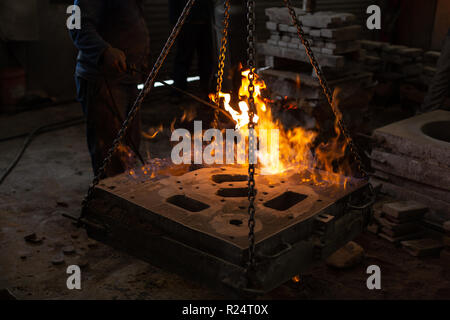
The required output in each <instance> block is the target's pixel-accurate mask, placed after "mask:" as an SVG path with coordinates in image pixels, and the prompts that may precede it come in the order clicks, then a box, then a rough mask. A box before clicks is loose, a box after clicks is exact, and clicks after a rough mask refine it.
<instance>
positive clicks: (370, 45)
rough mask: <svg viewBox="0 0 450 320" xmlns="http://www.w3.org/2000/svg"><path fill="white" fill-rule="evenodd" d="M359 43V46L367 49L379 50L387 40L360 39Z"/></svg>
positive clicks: (385, 44)
mask: <svg viewBox="0 0 450 320" xmlns="http://www.w3.org/2000/svg"><path fill="white" fill-rule="evenodd" d="M359 43H360V44H361V47H363V48H364V49H367V50H369V51H370V50H372V51H380V50H382V49H383V48H384V47H385V46H388V45H389V43H387V42H381V41H370V40H360V41H359Z"/></svg>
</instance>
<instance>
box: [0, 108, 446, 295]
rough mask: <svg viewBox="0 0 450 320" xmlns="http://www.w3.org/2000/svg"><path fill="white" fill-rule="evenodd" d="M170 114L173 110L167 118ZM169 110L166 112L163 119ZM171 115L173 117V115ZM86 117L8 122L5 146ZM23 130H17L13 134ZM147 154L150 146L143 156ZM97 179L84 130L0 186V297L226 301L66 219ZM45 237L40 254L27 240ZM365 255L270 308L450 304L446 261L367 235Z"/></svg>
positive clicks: (0, 156)
mask: <svg viewBox="0 0 450 320" xmlns="http://www.w3.org/2000/svg"><path fill="white" fill-rule="evenodd" d="M158 106H159V108H160V109H159V108H158V109H159V110H158V109H157V108H145V110H144V111H145V112H144V124H145V125H144V129H146V128H148V127H149V126H150V125H156V124H155V123H151V120H152V119H155V116H157V117H160V116H161V115H163V116H164V117H165V118H167V119H166V120H168V121H169V123H170V120H171V119H172V118H173V117H174V116H180V115H181V111H180V110H177V109H176V108H169V109H167V107H166V106H164V105H162V104H158ZM164 107H166V108H164ZM161 110H164V111H161ZM167 110H169V111H167ZM78 115H81V113H80V107H79V106H78V105H77V104H70V105H65V106H59V107H51V108H46V109H42V110H40V111H34V112H23V113H20V114H16V115H12V116H6V115H3V116H0V137H5V136H11V135H14V134H17V133H23V132H28V131H30V129H31V128H35V127H37V126H39V125H42V124H45V123H48V122H53V121H58V120H63V119H66V118H70V117H74V116H78ZM11 124H14V125H11ZM163 141H168V140H164V139H160V140H159V143H158V140H156V142H155V143H152V144H150V145H149V146H148V147H149V148H150V150H151V155H152V156H153V157H164V156H167V155H168V152H169V150H170V149H169V146H168V145H165V144H164V143H163ZM22 142H23V139H15V140H12V141H8V142H3V143H1V144H0V148H1V150H2V151H1V153H0V168H1V169H3V168H6V166H7V165H8V164H9V163H10V161H12V159H13V158H14V156H15V154H16V152H17V151H18V150H19V148H20V147H21V146H22ZM145 148H147V146H144V149H145ZM91 178H92V174H91V168H90V162H89V158H88V153H87V149H86V144H85V133H84V127H83V126H82V125H80V126H76V127H71V128H68V129H65V130H62V131H57V132H52V133H46V134H42V135H40V136H38V137H37V138H36V139H35V140H34V141H33V143H32V144H31V145H30V147H29V148H28V150H27V151H26V153H25V154H24V156H23V159H22V160H21V162H20V163H19V165H18V166H17V168H16V169H15V170H14V171H13V172H12V174H11V175H10V176H9V177H8V178H7V179H6V180H5V182H4V183H3V184H2V185H0V248H1V249H0V290H1V289H4V288H7V289H8V290H9V291H10V292H11V293H12V294H14V295H15V296H16V297H17V298H18V299H217V298H223V297H222V296H221V295H220V294H219V293H217V292H213V291H211V290H209V289H207V288H204V287H202V286H199V285H198V284H196V283H193V282H190V281H188V280H185V279H182V278H180V277H178V276H176V275H174V274H171V273H168V272H165V271H163V270H161V269H158V268H156V267H153V266H152V265H151V264H148V263H145V262H142V261H139V260H137V259H135V258H133V257H130V256H128V255H127V254H125V253H122V252H118V251H116V250H113V249H111V248H109V247H107V246H105V245H103V244H101V243H97V242H95V241H93V240H89V239H88V238H87V236H86V234H85V233H84V232H83V230H80V229H77V228H76V227H75V226H73V224H72V222H71V221H69V220H68V219H65V218H63V217H62V216H61V214H62V213H64V212H67V213H71V214H78V213H79V210H80V202H81V199H82V197H83V195H84V193H85V191H86V189H87V187H88V184H89V182H90V180H91ZM30 233H36V235H37V236H38V237H44V239H43V242H42V243H41V244H29V243H27V242H26V241H25V240H24V236H26V235H28V234H30ZM355 241H356V242H357V243H358V244H360V245H361V246H362V247H363V248H364V249H365V253H366V257H365V259H364V261H363V262H362V263H361V264H359V265H358V266H355V267H353V268H351V269H348V270H335V269H331V268H330V267H327V266H326V265H324V264H323V265H321V266H319V267H317V268H315V269H313V270H311V272H310V273H308V274H305V275H303V277H302V281H301V284H300V285H294V284H293V283H286V284H284V285H282V286H280V287H279V288H277V289H275V290H274V291H272V292H270V293H269V294H267V295H266V296H264V297H262V298H264V299H445V298H446V299H449V298H450V274H449V273H448V269H446V268H445V264H444V262H442V261H441V260H440V259H439V258H423V259H418V258H414V257H412V256H410V255H409V254H408V253H406V252H405V251H403V250H402V249H400V248H397V247H395V246H394V245H392V244H391V243H389V242H387V241H385V240H382V239H379V238H377V237H376V236H375V235H373V234H370V233H364V234H362V235H361V236H360V237H358V238H357V239H356V240H355ZM65 246H73V247H74V248H75V250H76V252H75V253H74V254H72V255H66V256H65V263H64V264H62V265H53V264H52V259H53V258H54V257H55V256H57V255H59V254H60V253H61V250H62V248H63V247H65ZM71 264H79V265H83V266H85V267H84V268H83V270H82V290H72V291H71V290H68V289H67V287H66V279H67V274H66V268H67V266H68V265H71ZM372 264H375V265H378V266H380V268H381V273H382V278H381V285H382V289H381V290H373V291H371V290H368V289H367V287H366V279H367V274H366V268H367V266H369V265H372Z"/></svg>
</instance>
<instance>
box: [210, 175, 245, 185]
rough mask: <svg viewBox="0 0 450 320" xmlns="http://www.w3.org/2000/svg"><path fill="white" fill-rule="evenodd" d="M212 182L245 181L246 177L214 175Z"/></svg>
mask: <svg viewBox="0 0 450 320" xmlns="http://www.w3.org/2000/svg"><path fill="white" fill-rule="evenodd" d="M212 180H213V181H214V182H216V183H223V182H236V181H247V180H248V176H247V175H243V174H215V175H213V176H212Z"/></svg>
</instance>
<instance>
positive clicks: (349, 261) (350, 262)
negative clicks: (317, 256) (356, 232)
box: [326, 241, 364, 269]
mask: <svg viewBox="0 0 450 320" xmlns="http://www.w3.org/2000/svg"><path fill="white" fill-rule="evenodd" d="M363 259H364V249H363V248H362V247H361V246H360V245H359V244H357V243H356V242H353V241H350V242H349V243H347V244H346V245H345V246H343V247H342V248H340V249H339V250H337V251H336V252H335V253H333V254H332V255H331V256H329V257H328V259H327V260H326V264H327V265H328V266H330V267H333V268H338V269H345V268H351V267H354V266H356V265H358V264H360V263H361V262H362V261H363Z"/></svg>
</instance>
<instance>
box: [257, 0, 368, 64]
mask: <svg viewBox="0 0 450 320" xmlns="http://www.w3.org/2000/svg"><path fill="white" fill-rule="evenodd" d="M296 13H297V16H298V19H299V21H300V22H301V23H302V25H303V31H304V33H305V35H306V39H308V41H309V43H310V45H311V49H312V50H313V52H314V53H315V54H316V55H317V58H318V60H320V61H319V63H320V64H321V65H322V66H324V67H331V68H344V67H345V62H346V61H345V60H346V59H345V57H344V56H342V55H343V54H346V53H351V52H356V51H359V49H360V45H359V43H358V41H357V39H358V38H359V33H360V31H361V26H359V25H354V21H355V16H354V15H353V14H350V13H334V12H317V13H314V14H307V13H305V12H303V11H302V10H300V9H296ZM266 15H267V16H268V17H269V21H268V22H267V23H266V27H267V29H268V30H269V31H270V38H269V39H268V40H267V42H266V43H265V44H262V45H261V48H262V49H261V50H260V53H262V54H264V55H266V56H269V57H280V58H288V59H292V60H298V61H304V62H308V57H307V56H306V53H305V50H304V48H303V45H302V44H301V42H300V39H299V37H298V35H297V29H296V27H295V26H294V25H293V24H292V19H291V17H290V16H289V15H288V12H287V9H286V8H268V9H266ZM283 48H285V49H290V50H283ZM297 49H299V50H297Z"/></svg>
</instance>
